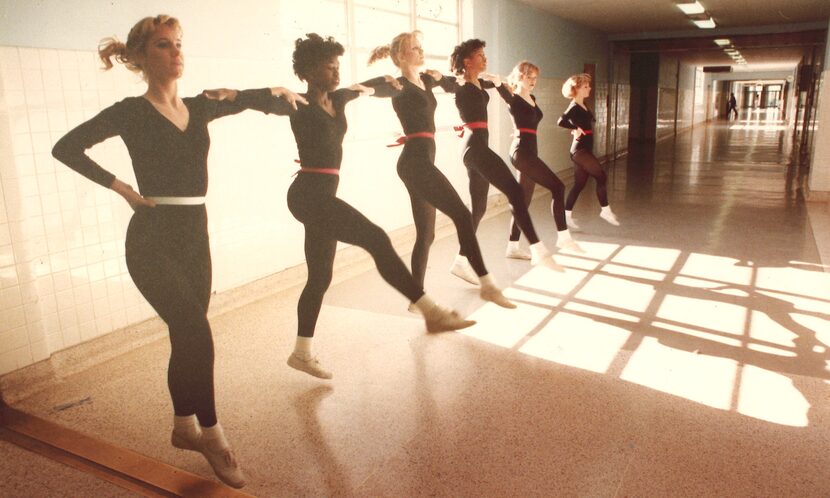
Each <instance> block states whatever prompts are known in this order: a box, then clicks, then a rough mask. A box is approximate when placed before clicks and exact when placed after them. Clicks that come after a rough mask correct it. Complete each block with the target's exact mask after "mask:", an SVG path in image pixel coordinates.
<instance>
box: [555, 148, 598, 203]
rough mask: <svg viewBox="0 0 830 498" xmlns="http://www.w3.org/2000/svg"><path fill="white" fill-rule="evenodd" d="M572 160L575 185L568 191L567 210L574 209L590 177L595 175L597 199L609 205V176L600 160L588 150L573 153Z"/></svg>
mask: <svg viewBox="0 0 830 498" xmlns="http://www.w3.org/2000/svg"><path fill="white" fill-rule="evenodd" d="M571 160H572V161H573V163H574V186H573V187H571V191H570V192H568V200H567V202H566V203H565V210H567V211H572V210H573V208H574V204H576V199H577V198H578V197H579V193H580V192H582V189H583V188H585V184H586V183H588V177H590V176H593V177H594V178H595V179H596V181H597V199H598V200H599V205H600V206H602V207H605V206H607V205H608V186H607V184H608V177H607V176H606V175H605V171H603V169H602V165H601V164H600V163H599V160H598V159H597V158H596V157H594V154H592V153H591V151H588V150H577V151H576V152H574V153H573V154H571Z"/></svg>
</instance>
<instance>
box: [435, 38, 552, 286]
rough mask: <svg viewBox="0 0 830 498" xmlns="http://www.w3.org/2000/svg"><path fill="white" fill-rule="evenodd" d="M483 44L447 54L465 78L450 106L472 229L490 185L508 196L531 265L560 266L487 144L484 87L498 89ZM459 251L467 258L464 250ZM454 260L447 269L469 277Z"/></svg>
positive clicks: (475, 42)
mask: <svg viewBox="0 0 830 498" xmlns="http://www.w3.org/2000/svg"><path fill="white" fill-rule="evenodd" d="M484 45H485V43H484V42H483V41H481V40H478V39H472V40H467V41H465V42H463V43H461V44H460V45H458V46H456V47H455V49H454V50H453V53H452V55H451V56H450V64H451V68H452V70H453V71H455V73H456V74H458V75H463V78H464V84H461V85H458V84H456V85H455V88H453V91H454V92H455V106H456V107H457V108H458V112H459V114H460V115H461V120H462V121H463V123H464V124H463V127H461V128H460V131H461V133H463V134H465V135H466V137H465V139H464V140H465V142H464V152H463V161H464V166H466V167H467V175H468V176H469V178H470V198H471V201H472V216H473V227H475V228H478V224H479V223H480V222H481V218H482V217H483V216H484V212H485V210H486V209H487V193H488V192H489V190H490V185H491V184H492V185H494V186H495V187H496V188H497V189H499V190H500V191H501V192H502V193H504V195H506V196H507V201H508V202H509V203H510V209H511V211H512V213H513V217H514V219H515V220H516V223H517V224H518V225H519V228H520V229H521V231H522V233H524V234H525V237H527V240H528V242H529V243H530V251H531V263H532V264H534V265H537V264H540V263H544V264H545V265H546V266H549V267H552V268H556V269H561V267H559V266H558V265H556V263H555V262H554V261H553V257H552V256H551V254H550V251H548V249H547V248H546V247H545V245H544V244H543V243H542V242H541V241H540V240H539V237H538V236H537V235H536V230H535V229H534V228H533V222H532V221H531V220H530V214H529V213H528V211H527V205H526V204H525V199H524V194H523V193H522V187H521V186H520V185H519V183H518V182H517V181H516V179H515V178H514V177H513V174H512V173H511V172H510V168H508V167H507V164H505V163H504V160H502V158H501V157H499V155H498V154H496V153H495V152H493V150H492V149H491V148H490V146H489V145H488V141H489V137H490V134H489V132H488V129H487V103H488V102H489V101H490V95H489V94H488V93H487V89H488V88H497V87H501V86H502V83H501V78H499V77H498V76H493V75H490V74H486V73H484V70H485V69H487V57H486V56H485V55H484ZM479 75H480V76H481V78H479ZM460 255H461V256H466V254H465V252H464V250H463V248H462V250H461V252H460ZM456 262H457V263H458V264H456V265H453V268H452V269H451V271H452V272H453V274H455V275H457V276H459V277H461V278H464V279H465V280H468V281H472V279H469V278H468V277H467V276H465V275H468V274H469V271H468V270H465V267H466V268H469V263H467V262H466V258H463V257H462V258H459V259H457V260H456Z"/></svg>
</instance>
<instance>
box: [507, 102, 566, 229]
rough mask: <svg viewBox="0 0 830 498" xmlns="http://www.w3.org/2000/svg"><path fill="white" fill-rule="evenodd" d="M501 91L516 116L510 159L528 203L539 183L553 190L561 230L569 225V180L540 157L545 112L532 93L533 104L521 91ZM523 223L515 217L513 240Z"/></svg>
mask: <svg viewBox="0 0 830 498" xmlns="http://www.w3.org/2000/svg"><path fill="white" fill-rule="evenodd" d="M499 95H501V96H502V98H503V99H504V101H505V102H507V105H508V108H509V110H510V115H511V116H512V117H513V126H514V128H515V129H514V133H513V142H512V143H511V144H510V161H511V162H512V164H513V167H515V168H516V169H517V170H518V171H519V184H520V185H521V186H522V191H523V192H524V197H525V204H527V205H530V201H531V199H532V198H533V189H534V187H535V185H536V184H537V183H538V184H539V185H541V186H543V187H545V188H546V189H548V190H550V192H551V205H550V210H551V214H552V215H553V218H554V221H555V222H556V229H557V230H560V231H561V230H565V229H566V228H568V226H567V224H566V222H565V184H564V183H562V181H561V180H560V179H559V178H558V177H557V176H556V175H555V174H554V173H553V171H551V169H550V168H549V167H548V165H547V164H545V163H544V161H542V160H541V159H540V158H539V146H538V141H537V134H536V131H537V128H538V127H539V122H540V121H541V120H542V117H543V116H544V115H543V114H542V110H541V109H540V108H539V105H538V104H537V103H536V97H534V96H533V95H531V96H530V97H531V100H532V101H533V104H531V103H530V102H528V101H527V100H525V99H524V98H523V97H522V96H521V95H519V94H511V93H510V92H509V91H507V90H506V89H502V88H499ZM519 235H520V231H519V225H518V224H517V223H516V221H515V220H513V222H512V223H511V225H510V240H512V241H517V240H519Z"/></svg>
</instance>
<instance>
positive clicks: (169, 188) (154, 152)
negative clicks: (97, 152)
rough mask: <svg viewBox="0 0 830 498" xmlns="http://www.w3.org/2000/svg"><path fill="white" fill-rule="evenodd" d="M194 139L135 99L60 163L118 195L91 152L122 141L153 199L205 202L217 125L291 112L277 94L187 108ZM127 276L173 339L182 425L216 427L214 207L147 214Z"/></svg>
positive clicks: (83, 129)
mask: <svg viewBox="0 0 830 498" xmlns="http://www.w3.org/2000/svg"><path fill="white" fill-rule="evenodd" d="M183 101H184V104H185V105H186V106H187V110H188V112H189V120H188V124H187V128H185V130H184V131H182V130H180V129H179V128H177V127H176V125H174V124H173V123H172V122H171V121H169V120H168V119H167V118H165V117H164V116H163V115H162V114H161V113H160V112H159V111H158V110H156V108H155V107H153V104H151V103H150V102H149V101H148V100H147V99H145V98H143V97H129V98H126V99H124V100H122V101H120V102H118V103H116V104H114V105H112V106H110V107H108V108H106V109H104V110H103V111H101V112H100V113H99V114H98V115H96V116H95V117H93V118H92V119H90V120H89V121H87V122H85V123H83V124H81V125H79V126H78V127H77V128H74V129H73V130H71V131H70V132H69V133H67V134H66V135H65V136H64V137H63V138H61V139H60V140H59V141H58V143H57V144H55V147H54V149H53V151H52V153H53V155H54V156H55V157H56V158H57V159H58V160H60V161H61V162H63V163H65V164H66V165H67V166H69V167H70V168H72V169H74V170H75V171H77V172H78V173H80V174H82V175H84V176H85V177H87V178H89V179H90V180H92V181H94V182H96V183H98V184H100V185H102V186H104V187H109V186H110V185H112V182H113V180H114V178H115V176H114V175H113V174H112V173H110V172H108V171H106V170H105V169H103V168H102V167H101V166H100V165H98V164H97V163H95V162H94V161H93V160H92V159H90V158H89V156H87V155H86V153H85V152H84V151H85V150H86V149H88V148H90V147H92V146H93V145H95V144H97V143H100V142H103V141H104V140H106V139H107V138H110V137H114V136H120V137H121V138H122V140H124V143H125V144H126V146H127V150H128V151H129V153H130V157H131V159H132V163H133V169H134V171H135V176H136V179H137V180H138V189H139V192H140V193H141V194H142V195H144V196H164V197H201V196H204V195H205V192H206V191H207V184H208V170H207V156H208V149H209V147H210V137H209V135H208V128H207V125H208V123H209V122H210V121H211V120H213V119H216V118H219V117H222V116H227V115H230V114H236V113H238V112H241V111H242V110H244V109H248V108H254V109H258V110H261V111H264V112H265V111H267V112H272V113H277V114H286V113H287V112H288V110H289V109H290V106H289V104H288V103H287V102H285V101H284V100H282V99H272V98H271V94H270V91H269V90H268V89H262V90H246V91H242V92H239V93H238V94H237V97H236V99H235V101H234V102H229V101H227V100H221V101H217V100H210V99H208V98H206V97H203V96H198V97H194V98H185V99H183ZM126 259H127V268H128V270H129V272H130V276H131V277H132V279H133V281H134V282H135V284H136V287H138V290H139V291H140V292H141V294H142V295H143V296H144V297H145V298H146V299H147V301H148V302H149V303H150V305H151V306H152V307H153V308H154V309H155V310H156V312H157V313H158V314H159V316H160V317H161V318H162V319H163V320H164V321H165V323H167V326H168V327H169V329H170V343H171V354H170V364H169V369H168V386H169V389H170V396H171V398H172V400H173V408H174V411H175V413H176V415H180V416H186V415H193V414H196V416H197V417H198V419H199V423H200V424H201V425H202V426H205V427H209V426H212V425H214V424H216V408H215V402H214V390H213V339H212V336H211V330H210V325H209V323H208V320H207V309H208V303H209V301H210V290H211V289H210V287H211V262H210V246H209V244H208V231H207V213H206V211H205V206H204V204H201V205H190V206H178V205H177V206H170V205H158V206H157V207H155V208H139V209H138V210H137V211H136V212H135V214H134V215H133V217H132V219H131V220H130V225H129V228H128V229H127V240H126Z"/></svg>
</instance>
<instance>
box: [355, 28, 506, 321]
mask: <svg viewBox="0 0 830 498" xmlns="http://www.w3.org/2000/svg"><path fill="white" fill-rule="evenodd" d="M419 35H420V32H417V31H416V32H411V33H401V34H399V35H398V36H396V37H395V38H394V39H393V40H392V43H390V44H389V45H384V46H382V47H378V48H376V49H375V50H374V51H373V52H372V56H371V58H370V59H369V64H372V63H373V62H375V61H377V60H379V59H381V58H384V57H391V59H392V62H393V63H394V64H395V65H396V66H397V67H399V68H400V70H401V76H400V77H399V78H398V81H399V82H400V84H401V85H402V89H401V91H400V92H399V93H397V94H396V95H395V96H394V97H392V107H393V108H394V109H395V112H396V113H397V114H398V119H400V121H401V126H403V131H404V135H405V136H404V137H402V140H403V145H404V147H403V152H401V155H400V157H399V158H398V176H400V178H401V180H403V183H404V185H406V189H407V190H408V191H409V198H410V202H411V204H412V217H413V219H414V221H415V231H416V237H415V247H414V248H413V249H412V275H413V276H414V277H415V279H416V280H417V281H418V283H419V284H420V285H421V286H423V285H424V275H425V274H426V269H427V260H428V259H429V247H430V245H431V244H432V241H433V240H434V239H435V208H436V207H437V208H438V209H440V210H441V212H443V213H444V214H446V215H447V216H449V217H450V219H451V220H452V221H453V223H454V224H455V228H456V231H457V233H458V241H459V243H460V245H461V248H462V249H463V250H464V253H465V254H467V256H468V258H469V261H470V264H471V265H472V267H473V270H474V271H475V274H476V275H477V277H478V281H479V282H481V292H480V295H481V298H482V299H484V300H487V301H492V302H494V303H496V304H498V305H499V306H504V307H505V308H515V307H516V305H514V304H513V303H511V302H510V301H508V300H507V298H505V297H504V295H503V294H502V292H501V290H500V289H499V288H498V287H497V286H496V283H495V281H494V279H493V276H492V275H490V274H489V273H488V272H487V268H486V267H485V266H484V260H483V259H482V257H481V249H480V248H479V245H478V240H477V239H476V235H475V229H474V228H473V221H472V218H471V217H470V212H469V211H468V210H467V207H466V206H464V202H463V201H462V200H461V198H460V197H459V196H458V192H456V191H455V189H454V188H453V187H452V185H451V184H450V182H449V180H447V178H446V177H445V176H444V174H443V173H441V171H440V170H439V169H438V168H437V167H435V138H434V135H435V108H436V106H437V105H438V103H437V101H436V99H435V95H433V93H432V88H433V87H435V86H437V85H441V86H442V87H450V85H448V83H447V81H446V78H443V76H442V75H441V73H439V72H438V71H427V72H425V73H420V74H419V73H418V69H419V68H421V67H422V66H423V65H424V50H423V48H422V47H421V41H420V39H419ZM451 83H452V84H454V81H452V82H451Z"/></svg>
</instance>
